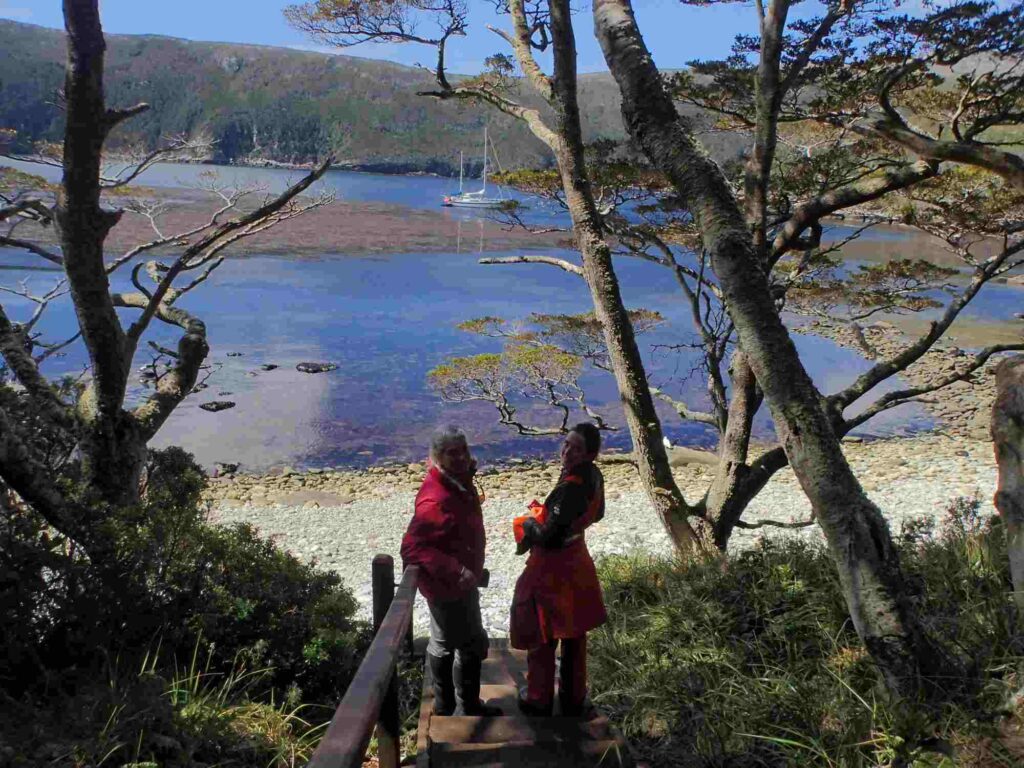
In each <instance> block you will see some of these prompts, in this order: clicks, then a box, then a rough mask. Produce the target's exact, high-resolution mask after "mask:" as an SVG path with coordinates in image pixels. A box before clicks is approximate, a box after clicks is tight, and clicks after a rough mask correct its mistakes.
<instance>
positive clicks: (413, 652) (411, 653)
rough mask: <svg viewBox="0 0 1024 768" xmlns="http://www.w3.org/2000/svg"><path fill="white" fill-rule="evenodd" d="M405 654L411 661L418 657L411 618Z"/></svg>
mask: <svg viewBox="0 0 1024 768" xmlns="http://www.w3.org/2000/svg"><path fill="white" fill-rule="evenodd" d="M403 575H404V569H403ZM405 653H406V655H407V656H408V657H409V658H410V659H412V658H414V657H415V655H416V649H415V646H414V644H413V637H412V619H411V618H410V619H409V629H408V631H407V632H406V633H405Z"/></svg>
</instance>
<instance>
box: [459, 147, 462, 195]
mask: <svg viewBox="0 0 1024 768" xmlns="http://www.w3.org/2000/svg"><path fill="white" fill-rule="evenodd" d="M459 194H460V195H461V194H462V150H461V149H460V150H459Z"/></svg>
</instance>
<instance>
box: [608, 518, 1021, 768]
mask: <svg viewBox="0 0 1024 768" xmlns="http://www.w3.org/2000/svg"><path fill="white" fill-rule="evenodd" d="M898 545H899V548H900V551H901V556H902V560H903V565H904V568H905V572H906V576H907V578H908V581H909V584H910V585H911V589H912V591H913V592H914V593H915V600H916V601H917V602H918V604H919V606H920V609H921V612H922V614H923V618H924V621H925V623H926V625H927V626H928V628H929V630H930V631H931V632H932V633H933V634H934V636H935V637H937V638H938V639H939V640H940V641H941V642H943V643H944V644H946V645H947V646H949V647H950V648H952V649H953V650H955V651H959V653H960V655H961V657H962V659H963V661H964V662H965V664H966V666H967V668H968V670H969V671H968V678H969V679H967V680H963V679H958V680H951V681H949V683H950V689H951V690H953V689H966V690H972V691H976V692H978V693H977V696H975V697H973V698H971V699H968V700H965V701H964V702H962V703H960V704H952V703H951V704H949V705H947V706H945V707H944V708H942V709H941V710H938V711H936V710H935V709H925V708H918V707H911V706H901V705H896V704H894V703H893V702H892V701H890V699H889V698H888V696H887V694H886V692H885V690H884V688H883V687H882V686H880V684H879V676H878V674H877V672H876V670H875V669H874V667H873V664H872V661H871V659H870V657H868V656H867V654H866V653H865V652H864V650H863V647H862V646H861V644H860V642H859V639H858V638H857V635H856V633H855V632H854V630H853V627H852V626H851V624H850V621H849V617H848V613H847V611H846V606H845V603H844V601H843V598H842V594H841V592H840V589H839V585H838V581H837V576H836V571H835V567H834V565H833V563H832V560H831V558H830V556H829V554H828V552H827V550H826V549H825V548H824V546H823V545H819V544H812V543H807V542H806V541H804V540H801V539H797V538H772V539H763V540H761V541H760V542H759V543H758V544H757V545H756V546H755V547H754V548H752V549H750V550H748V551H744V552H739V553H735V554H731V555H730V556H729V557H728V558H727V560H725V561H724V562H721V561H705V562H689V563H686V562H672V561H665V560H658V559H653V558H647V557H642V556H632V557H614V558H608V559H605V560H604V561H602V562H601V563H600V572H601V577H602V582H603V584H604V589H605V600H606V602H607V605H608V613H609V616H610V617H611V618H610V621H609V623H608V624H607V625H605V626H604V627H602V628H601V629H599V630H598V631H596V632H595V633H593V638H592V642H591V648H592V654H591V661H590V670H591V680H592V685H593V690H594V697H595V700H596V701H597V703H598V704H600V705H602V706H603V707H605V708H607V709H609V710H611V712H612V713H613V715H614V716H615V717H616V718H617V719H618V721H619V722H621V723H622V724H623V727H624V730H625V732H626V734H627V736H628V737H630V738H632V739H633V740H635V741H636V742H637V743H638V744H639V745H640V747H641V749H642V751H644V752H646V753H647V754H648V755H649V756H650V757H651V758H652V762H653V763H654V764H658V765H694V766H787V765H812V764H813V765H835V766H874V765H888V764H892V765H910V764H912V763H913V764H915V765H922V766H923V765H939V764H940V760H941V753H942V752H943V751H949V750H950V749H952V748H953V747H956V748H957V749H960V750H962V751H964V753H965V754H966V753H972V750H977V749H979V748H980V747H979V745H981V744H984V745H986V746H984V748H983V749H981V751H982V752H984V754H985V758H984V759H985V760H986V761H988V762H984V761H983V762H979V763H976V764H977V765H1004V764H1005V765H1014V764H1017V763H1015V762H1013V758H1011V757H1009V756H1008V755H1009V753H1008V752H1007V751H1006V749H1005V747H1003V746H1002V745H1000V743H999V741H998V739H995V740H992V739H993V737H995V736H997V735H998V734H997V731H996V725H995V724H996V723H997V722H998V717H999V714H1000V710H1001V709H1002V708H1004V707H1005V702H1006V700H1007V694H1008V691H1009V690H1010V688H1011V686H1012V684H1013V682H1014V679H1015V675H1016V674H1017V670H1019V669H1020V668H1021V661H1022V659H1021V646H1020V643H1021V636H1020V634H1019V630H1017V631H1018V634H1016V635H1015V634H1014V631H1015V629H1014V624H1013V616H1012V613H1011V610H1010V604H1009V602H1008V597H1007V596H1008V592H1009V590H1010V584H1009V577H1008V565H1007V554H1006V546H1005V540H1004V537H1003V534H1002V530H1001V528H1000V527H999V526H998V525H996V526H991V525H988V524H983V523H982V522H981V521H979V520H978V518H977V503H976V502H974V503H972V502H967V501H958V502H957V503H956V504H954V505H953V507H951V511H950V515H949V521H948V522H947V523H946V525H944V526H943V528H942V530H941V531H940V532H938V533H936V532H935V531H934V530H932V529H931V527H930V526H927V525H923V524H920V523H918V524H915V525H912V526H908V527H907V528H905V530H904V531H903V532H902V533H901V535H900V536H899V537H898ZM1018 687H1019V682H1018ZM1004 759H1005V760H1007V762H999V761H1000V760H1004ZM1018 759H1019V757H1018ZM915 760H916V761H918V762H916V763H915V762H913V761H915ZM964 764H967V763H964Z"/></svg>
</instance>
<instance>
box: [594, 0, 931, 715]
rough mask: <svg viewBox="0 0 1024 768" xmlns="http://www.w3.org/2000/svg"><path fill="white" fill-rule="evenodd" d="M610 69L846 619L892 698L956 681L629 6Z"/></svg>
mask: <svg viewBox="0 0 1024 768" xmlns="http://www.w3.org/2000/svg"><path fill="white" fill-rule="evenodd" d="M594 18H595V24H596V29H597V33H598V37H599V39H600V42H601V47H602V49H603V51H604V55H605V59H606V61H607V63H608V67H609V69H610V70H611V72H612V74H613V76H614V77H615V79H616V81H617V82H618V84H619V88H620V90H621V92H622V112H623V118H624V120H625V124H626V128H627V131H628V132H629V134H630V136H631V137H632V138H633V139H634V140H635V141H636V142H637V144H638V145H639V146H640V147H641V149H642V150H643V151H644V153H645V154H646V155H647V157H648V158H649V159H650V160H651V162H652V163H653V164H654V165H655V166H656V167H657V168H658V169H659V170H661V171H662V172H664V173H665V174H666V176H667V177H668V178H669V180H670V181H671V182H672V185H673V187H674V188H675V189H676V191H677V193H678V194H679V195H680V197H681V198H682V200H683V202H684V204H685V205H686V207H687V208H688V209H689V210H690V211H691V212H692V213H693V215H694V217H695V219H696V222H697V226H698V230H699V231H700V232H701V233H702V238H703V246H704V248H705V250H706V251H707V252H708V253H710V254H711V263H712V266H713V268H714V270H715V273H716V275H717V276H718V279H719V281H720V282H721V285H722V288H723V292H724V297H725V304H726V307H727V309H728V311H729V314H730V317H731V318H732V320H733V323H734V324H735V326H736V330H737V334H738V336H739V341H740V345H741V346H742V348H743V350H744V352H745V354H746V355H747V358H748V360H749V363H750V367H751V369H752V370H753V372H754V375H755V376H756V377H757V381H758V383H759V384H760V386H761V389H762V391H763V392H764V394H765V397H766V398H767V400H768V404H769V407H770V409H771V412H772V416H773V418H774V420H775V425H776V429H777V430H778V433H779V438H780V442H781V443H782V445H783V447H784V448H785V451H786V455H787V456H788V458H789V462H790V464H791V465H792V467H793V470H794V472H795V473H796V476H797V479H798V480H799V482H800V485H801V488H802V489H803V491H804V493H805V494H806V495H807V497H808V499H809V500H810V502H811V506H812V509H813V510H814V513H815V515H816V517H817V519H818V522H819V524H820V525H821V527H822V529H823V530H824V532H825V536H826V538H827V540H828V544H829V548H830V551H831V553H832V556H833V559H834V561H835V563H836V567H837V570H838V572H839V577H840V582H841V584H842V588H843V594H844V597H845V599H846V603H847V606H848V608H849V611H850V617H851V619H852V620H853V624H854V626H855V627H856V629H857V633H858V634H859V635H860V637H861V639H862V640H863V642H864V644H865V646H866V647H867V650H868V651H869V653H870V654H871V655H872V657H873V658H874V659H875V660H876V662H877V663H878V665H879V667H880V669H881V671H882V672H883V674H884V677H885V679H886V683H887V685H888V686H889V687H890V689H891V690H893V691H895V692H898V693H900V694H903V695H907V696H909V697H916V696H917V695H918V694H919V693H920V692H921V683H922V673H923V674H924V675H931V674H932V673H936V674H939V673H945V674H948V673H949V667H948V666H946V665H947V664H948V663H949V662H948V657H947V656H946V655H945V654H944V653H943V652H942V650H941V649H940V648H938V647H936V646H935V645H934V644H933V643H931V641H930V639H929V638H928V637H927V635H926V634H925V633H924V631H923V629H922V627H921V624H920V622H919V620H918V617H917V614H916V612H915V611H914V609H913V606H912V604H911V602H910V600H909V596H908V594H907V592H906V590H905V587H904V580H903V575H902V572H901V569H900V563H899V557H898V555H897V552H896V549H895V547H894V545H893V542H892V537H891V535H890V533H889V528H888V525H887V524H886V522H885V519H884V518H883V516H882V514H881V512H880V510H879V509H878V507H877V506H875V504H873V503H872V502H871V500H870V499H868V497H867V495H866V494H865V493H864V490H863V489H862V488H861V486H860V483H859V482H858V481H857V478H856V476H855V475H854V474H853V472H852V470H851V469H850V466H849V464H847V462H846V459H845V457H844V456H843V453H842V450H841V449H840V445H839V440H838V437H837V436H836V434H835V432H834V431H833V429H832V425H831V423H830V420H829V418H828V416H827V415H826V413H825V411H824V410H823V408H822V407H821V404H820V393H819V392H818V391H817V389H816V388H815V387H814V385H813V383H812V382H811V379H810V377H809V376H808V374H807V371H806V370H805V369H804V367H803V365H802V363H801V361H800V358H799V355H798V354H797V351H796V347H795V346H794V345H793V342H792V340H791V339H790V337H789V333H788V332H787V330H786V328H785V326H784V325H783V324H782V320H781V318H780V317H779V314H778V312H777V311H776V309H775V306H774V303H773V301H772V298H771V293H770V291H769V284H768V277H767V274H766V273H765V271H764V268H763V267H762V266H761V263H760V261H759V260H758V259H757V257H756V253H755V250H754V247H753V242H752V239H751V235H750V231H749V229H748V228H747V226H746V222H745V217H744V215H743V213H742V211H741V210H740V208H739V205H738V203H737V201H736V198H735V196H734V195H733V193H732V190H731V188H730V187H729V185H728V182H727V181H726V179H725V177H724V175H723V173H722V170H721V169H720V168H719V167H718V166H717V165H716V164H715V163H714V162H713V161H712V160H710V159H709V158H708V157H707V155H706V154H705V153H704V152H703V150H702V149H701V148H700V147H699V146H698V145H697V143H696V142H695V140H694V138H693V136H692V133H691V131H690V129H689V127H688V126H687V125H686V124H685V123H684V121H683V120H682V119H680V116H679V115H678V113H677V112H676V109H675V106H674V104H673V103H672V100H671V98H670V96H669V95H668V93H667V92H666V90H665V87H664V85H663V83H662V81H661V78H660V73H659V72H658V70H657V68H656V67H655V66H654V62H653V60H652V59H651V56H650V53H649V52H648V51H647V49H646V47H645V45H644V42H643V39H642V38H641V36H640V33H639V30H638V29H637V27H636V21H635V19H634V17H633V13H632V8H631V7H630V5H629V3H628V1H627V0H594Z"/></svg>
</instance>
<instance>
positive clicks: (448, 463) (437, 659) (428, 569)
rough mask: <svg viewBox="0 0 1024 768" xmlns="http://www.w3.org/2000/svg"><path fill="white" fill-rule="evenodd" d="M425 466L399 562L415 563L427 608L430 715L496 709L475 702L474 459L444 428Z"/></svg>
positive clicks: (478, 527) (480, 548)
mask: <svg viewBox="0 0 1024 768" xmlns="http://www.w3.org/2000/svg"><path fill="white" fill-rule="evenodd" d="M430 459H431V465H432V466H431V467H430V469H429V470H428V471H427V476H426V477H425V478H424V480H423V485H422V486H421V487H420V491H419V493H418V494H417V495H416V513H415V514H414V515H413V518H412V522H411V523H409V529H408V530H407V531H406V532H405V537H404V538H403V539H402V561H403V562H404V564H405V565H406V566H409V565H418V566H419V567H420V580H419V589H420V592H422V593H423V596H424V597H425V598H426V599H427V606H428V607H429V608H430V642H429V643H428V644H427V663H428V664H429V665H430V672H431V676H432V677H433V679H434V712H435V714H438V715H452V714H455V715H483V716H487V717H491V716H494V715H500V714H501V710H500V709H498V708H497V707H489V706H486V705H485V704H484V703H483V702H481V701H480V668H481V665H482V664H483V660H484V659H486V658H487V646H488V643H489V640H488V637H487V632H486V631H485V630H484V627H483V622H482V621H481V618H480V590H479V585H480V579H481V578H482V577H483V572H484V546H485V543H486V541H485V534H484V520H483V515H482V514H481V511H480V496H479V494H478V493H477V490H476V487H475V486H474V485H473V475H474V474H475V473H476V461H475V460H474V459H473V457H472V456H471V455H470V453H469V445H468V444H467V443H466V436H465V435H464V434H463V433H462V432H461V431H460V430H459V429H458V428H456V427H451V426H449V427H446V428H445V429H444V431H442V432H440V433H438V434H437V435H435V436H434V438H433V440H432V441H431V445H430Z"/></svg>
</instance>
